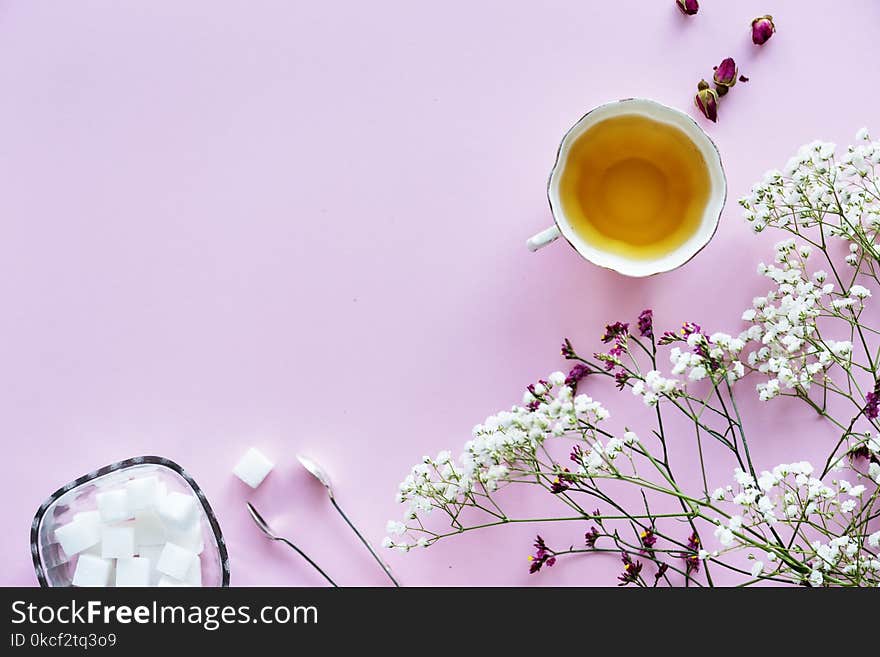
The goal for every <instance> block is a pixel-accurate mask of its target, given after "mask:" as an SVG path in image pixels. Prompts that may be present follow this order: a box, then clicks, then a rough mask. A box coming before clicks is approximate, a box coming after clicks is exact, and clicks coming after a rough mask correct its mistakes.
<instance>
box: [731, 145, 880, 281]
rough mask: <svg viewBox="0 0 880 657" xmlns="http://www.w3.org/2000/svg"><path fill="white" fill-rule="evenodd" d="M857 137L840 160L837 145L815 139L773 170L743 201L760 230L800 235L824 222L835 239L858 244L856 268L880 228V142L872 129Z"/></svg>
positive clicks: (854, 254)
mask: <svg viewBox="0 0 880 657" xmlns="http://www.w3.org/2000/svg"><path fill="white" fill-rule="evenodd" d="M856 138H857V144H856V145H853V146H850V147H849V148H848V149H847V152H846V153H845V154H844V155H843V156H842V157H841V158H840V161H839V162H838V161H836V160H835V157H834V152H835V150H836V147H835V145H834V144H832V143H828V142H821V141H815V142H812V143H810V144H806V145H805V146H802V147H801V148H800V150H799V151H798V152H797V154H796V155H795V156H794V157H792V158H791V159H790V160H789V161H788V163H787V164H786V165H785V167H784V168H783V170H782V171H778V170H773V171H768V172H767V173H766V174H765V175H764V180H763V181H762V182H761V183H759V184H757V185H755V186H754V187H753V188H752V190H751V193H750V194H749V196H747V197H746V198H743V199H740V205H742V206H743V207H744V208H745V209H746V213H745V217H746V219H747V220H748V221H749V222H751V223H752V227H753V229H754V230H755V232H761V231H762V230H764V229H765V228H766V227H767V226H768V225H775V226H777V227H780V228H785V229H788V230H791V231H792V232H796V231H797V230H799V229H802V228H811V227H814V226H816V225H819V223H820V222H821V223H822V228H823V230H824V229H827V230H828V231H829V235H836V236H840V237H844V238H846V239H849V240H850V241H852V242H853V243H854V246H855V247H856V248H855V249H854V250H853V252H852V253H851V254H850V256H849V257H848V258H847V262H849V264H852V265H855V264H856V263H857V262H858V259H859V256H858V252H859V250H860V247H864V246H869V245H870V244H872V242H873V238H874V236H875V235H876V233H877V230H878V228H880V204H878V197H877V184H878V177H877V171H876V168H875V167H876V165H877V164H878V163H880V142H871V141H870V138H869V135H868V133H867V130H861V131H859V133H858V135H856ZM866 238H867V239H866ZM871 252H872V253H874V254H876V251H874V250H873V249H871Z"/></svg>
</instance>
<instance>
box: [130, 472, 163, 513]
mask: <svg viewBox="0 0 880 657" xmlns="http://www.w3.org/2000/svg"><path fill="white" fill-rule="evenodd" d="M125 492H126V493H128V508H129V510H131V511H135V512H137V511H140V510H142V509H148V508H150V507H152V506H153V505H154V504H155V502H156V497H157V495H158V492H159V479H158V477H155V476H152V477H138V478H137V479H131V480H129V481H128V482H126V484H125Z"/></svg>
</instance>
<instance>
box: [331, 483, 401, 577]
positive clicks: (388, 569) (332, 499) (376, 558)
mask: <svg viewBox="0 0 880 657" xmlns="http://www.w3.org/2000/svg"><path fill="white" fill-rule="evenodd" d="M330 502H332V504H333V506H335V507H336V510H337V511H339V515H341V516H342V519H343V520H345V522H346V524H347V525H348V526H349V527H351V530H352V531H353V532H354V533H355V535H356V536H357V537H358V538H359V539H361V543H363V544H364V547H366V548H367V549H368V550H369V551H370V554H372V555H373V558H374V559H375V560H376V563H378V564H379V565H380V566H381V567H382V570H384V571H385V574H386V575H388V579H390V580H391V581H392V582H393V583H394V586H397V587H399V586H400V583H399V582H398V581H397V580H396V579H394V575H392V574H391V569H390V568H389V567H388V565H387V564H386V563H385V562H384V561H382V559H381V557H379V555H378V554H376V551H375V550H374V549H373V546H372V545H370V542H369V541H368V540H367V539H365V538H364V536H363V534H361V533H360V532H359V531H358V528H357V527H355V526H354V523H353V522H352V521H351V520H349V519H348V516H347V515H345V511H343V510H342V507H341V506H339V504H338V503H337V502H336V498H335V497H333V496H332V495H331V496H330Z"/></svg>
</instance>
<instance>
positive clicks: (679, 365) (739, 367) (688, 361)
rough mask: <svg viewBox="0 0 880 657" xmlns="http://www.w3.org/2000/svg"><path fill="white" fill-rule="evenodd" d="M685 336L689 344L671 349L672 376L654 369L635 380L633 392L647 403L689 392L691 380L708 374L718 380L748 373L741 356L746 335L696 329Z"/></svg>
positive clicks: (700, 379) (699, 378) (650, 403)
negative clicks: (706, 333) (731, 334)
mask: <svg viewBox="0 0 880 657" xmlns="http://www.w3.org/2000/svg"><path fill="white" fill-rule="evenodd" d="M682 340H684V343H685V344H686V345H687V348H684V347H680V346H675V347H672V349H670V350H669V361H670V363H671V364H672V368H671V369H670V372H669V374H670V376H668V377H667V376H664V375H663V374H662V373H661V372H660V371H659V370H650V371H649V372H647V373H645V375H644V376H643V377H642V378H638V379H636V380H635V381H634V382H633V383H632V386H631V391H632V394H633V395H635V396H636V397H640V398H641V399H642V401H643V402H644V403H645V405H646V406H656V405H657V404H659V403H660V401H661V400H662V399H663V397H675V396H678V395H680V394H684V393H686V392H687V384H688V383H689V382H695V381H702V380H703V379H707V378H708V379H711V380H712V381H713V382H714V383H718V382H720V381H723V380H724V379H725V378H726V379H727V380H728V381H730V382H733V381H736V380H737V379H740V378H742V377H743V376H744V375H745V365H743V363H742V361H741V360H740V358H739V356H740V352H741V351H742V350H743V348H744V347H745V340H744V339H743V337H742V336H739V337H733V336H730V335H728V334H727V333H713V334H712V335H710V336H706V335H705V334H703V333H701V332H700V331H694V332H692V333H690V334H689V335H688V336H687V337H686V338H682ZM679 377H683V378H679Z"/></svg>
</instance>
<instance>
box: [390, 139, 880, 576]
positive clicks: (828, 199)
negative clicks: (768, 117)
mask: <svg viewBox="0 0 880 657" xmlns="http://www.w3.org/2000/svg"><path fill="white" fill-rule="evenodd" d="M835 151H836V148H835V146H834V144H830V143H823V142H814V143H811V144H808V145H806V146H803V147H802V148H801V149H800V150H799V151H798V153H797V155H795V156H794V157H793V158H791V160H790V161H789V162H788V163H787V164H786V165H785V167H784V168H783V169H782V170H781V171H770V172H768V173H767V174H766V175H765V177H764V179H763V181H762V182H761V183H759V184H757V185H755V186H754V187H753V188H752V190H751V193H750V194H749V195H748V196H747V197H746V198H743V199H741V200H740V205H741V206H742V208H743V210H744V214H745V218H746V220H747V221H748V222H750V223H751V225H752V227H753V229H754V231H755V233H757V234H759V235H765V234H771V233H782V234H783V237H784V239H782V240H780V241H777V243H776V245H775V248H774V252H773V255H774V257H773V261H772V262H771V263H769V264H764V263H761V264H760V265H758V273H759V274H760V275H761V276H763V277H765V278H766V279H767V281H768V283H769V285H770V288H769V290H768V292H767V293H766V294H764V295H763V296H760V297H757V298H755V299H754V301H753V303H752V306H751V307H750V308H748V309H746V310H745V311H744V312H743V313H742V321H743V322H744V323H745V326H744V327H742V328H741V330H737V331H733V332H730V333H723V332H713V333H710V332H707V331H704V330H703V329H702V328H701V326H700V325H699V324H697V323H694V322H685V323H684V324H683V325H682V326H681V327H680V328H679V329H677V330H675V331H667V332H660V331H658V330H657V329H655V326H654V321H653V313H652V311H651V310H645V311H644V312H642V313H641V315H639V317H638V318H637V319H636V321H635V322H633V323H632V324H630V323H625V322H620V321H618V322H615V323H613V324H610V325H608V326H607V328H606V330H605V333H604V335H603V336H602V337H601V340H602V343H603V344H604V345H606V348H605V349H604V350H602V351H599V352H596V353H593V354H592V355H585V354H584V353H582V352H580V351H578V350H576V349H575V347H574V345H573V344H572V343H571V342H570V341H569V340H565V341H564V342H563V345H562V356H563V357H564V358H565V359H566V360H567V361H568V362H569V363H570V367H569V368H568V371H567V373H565V372H562V371H557V372H553V373H552V374H550V375H549V376H548V377H547V378H546V379H543V380H541V381H538V382H537V383H534V384H532V385H529V386H528V388H527V390H526V391H525V394H524V398H523V400H522V403H521V404H518V405H515V406H513V407H512V408H511V409H509V410H506V411H501V412H499V413H496V414H495V415H491V416H489V417H488V418H486V420H485V421H484V422H482V423H481V424H478V425H477V426H476V427H474V430H473V436H472V438H471V439H470V440H469V441H468V442H467V443H466V444H465V446H464V450H463V451H462V453H461V455H460V456H459V457H458V459H454V458H453V457H452V455H451V454H450V452H448V451H442V452H440V453H439V454H438V455H437V456H436V457H434V458H430V457H425V458H424V460H423V461H422V462H421V463H418V464H417V465H415V466H414V467H413V468H412V471H411V472H410V474H409V475H408V476H407V477H406V478H405V479H404V481H403V482H402V483H401V484H400V487H399V492H398V500H399V501H400V502H401V503H402V504H404V505H405V512H404V515H403V519H402V520H401V521H391V522H389V523H388V527H387V530H388V534H389V537H388V538H386V539H385V545H386V546H387V547H391V548H395V549H399V550H403V551H408V550H411V549H413V548H416V547H429V546H431V545H433V544H434V543H436V542H437V541H440V540H441V539H445V538H448V537H451V536H454V535H457V534H461V533H463V532H468V531H474V530H478V529H486V528H489V527H492V526H497V525H504V524H507V523H513V522H533V523H536V524H538V525H539V526H540V524H542V523H544V524H546V523H550V522H564V523H568V524H569V525H570V526H571V527H572V536H573V537H574V539H575V542H574V543H573V544H571V545H570V547H565V548H564V549H563V548H554V547H553V546H551V545H549V544H548V543H547V542H546V541H545V540H544V539H542V537H541V536H540V535H537V536H536V538H535V543H534V548H535V551H534V553H533V554H532V555H531V556H530V557H529V570H530V572H532V573H537V572H539V571H541V570H542V569H543V568H545V567H552V566H554V565H555V564H556V563H557V561H558V560H559V559H560V558H561V557H563V556H567V555H574V554H589V553H607V552H612V553H614V554H616V555H619V558H620V561H621V571H620V574H619V576H618V580H619V584H620V585H636V586H658V585H677V584H684V585H688V586H711V585H713V584H714V583H715V581H716V579H717V578H716V579H713V575H714V574H715V573H716V572H718V571H722V570H723V571H725V572H726V573H727V577H728V580H729V579H730V577H733V578H734V581H735V582H736V583H739V584H740V585H751V584H755V583H760V582H766V581H770V582H778V583H786V584H797V585H804V586H812V587H816V586H877V585H880V526H878V518H880V504H878V495H880V488H878V484H880V437H878V431H880V421H878V415H880V377H878V375H880V371H878V369H880V339H878V338H880V326H878V325H877V324H876V323H872V322H871V321H870V318H869V317H868V315H867V314H866V312H865V307H866V304H868V302H869V299H870V297H871V289H872V288H874V287H875V286H876V285H877V284H880V279H878V272H880V242H878V232H880V170H878V165H880V142H877V141H874V142H872V141H870V138H869V136H868V134H867V131H865V130H862V131H860V133H859V135H858V137H857V142H856V144H855V145H853V146H850V147H849V148H847V149H846V151H845V152H844V153H843V154H842V155H840V156H836V155H835ZM615 388H616V389H617V390H618V391H620V392H622V393H623V394H632V395H635V396H636V397H638V398H639V399H641V401H642V402H644V413H645V416H644V417H645V418H646V419H647V420H648V421H649V422H650V423H651V427H652V428H651V429H650V431H647V432H646V431H643V430H641V429H640V430H639V431H638V432H637V431H635V430H634V429H633V428H630V427H626V426H624V427H623V428H622V429H621V430H615V429H614V428H612V427H611V425H610V423H609V421H608V420H609V417H610V412H609V411H608V410H607V408H606V406H605V405H604V404H603V403H602V402H601V401H599V399H598V397H601V395H610V394H620V393H614V389H615ZM746 394H747V395H754V394H757V396H758V397H759V399H760V400H762V401H764V402H768V403H773V400H774V399H777V398H780V397H790V398H793V399H795V400H799V401H800V402H802V404H803V406H804V411H805V412H809V413H812V414H818V415H819V416H821V421H822V422H823V423H824V427H825V431H824V435H825V436H827V440H826V441H825V444H824V458H823V459H822V460H821V462H815V463H810V462H807V461H804V460H802V458H801V457H800V455H798V454H791V457H790V458H789V459H787V461H788V462H786V463H780V464H767V463H760V462H756V460H755V459H754V458H753V455H752V453H751V452H750V449H749V445H750V439H751V438H750V436H749V431H747V428H746V422H744V418H743V417H742V415H741V413H740V407H741V404H739V403H738V398H741V396H742V395H746ZM642 420H643V418H639V423H640V424H641V423H642ZM672 426H674V429H670V427H672ZM683 426H687V427H689V434H690V435H691V436H693V439H692V443H691V444H692V448H688V449H686V450H682V449H681V444H682V438H683V437H682V435H681V433H682V427H683ZM750 429H751V430H755V427H750ZM673 442H674V445H673ZM673 446H674V447H675V449H673ZM709 451H716V452H720V453H722V454H723V455H724V458H723V461H724V463H726V464H727V465H726V467H725V469H724V470H723V471H719V468H718V467H717V464H718V463H719V459H713V460H712V465H710V464H709V462H708V460H707V458H706V454H707V453H708V452H709ZM712 466H715V467H712ZM683 473H684V474H685V476H684V477H682V474H683ZM694 473H697V474H696V475H694ZM521 485H526V486H529V487H530V489H531V490H533V491H535V492H536V493H537V494H540V495H545V496H550V497H552V498H555V500H556V501H557V502H558V508H559V509H560V512H559V514H557V515H554V516H552V517H547V518H540V519H538V518H520V517H516V516H513V515H511V514H509V513H508V511H507V510H506V509H505V508H504V506H503V504H502V502H500V501H499V499H498V498H499V495H498V493H499V489H500V488H502V487H510V486H521Z"/></svg>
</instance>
